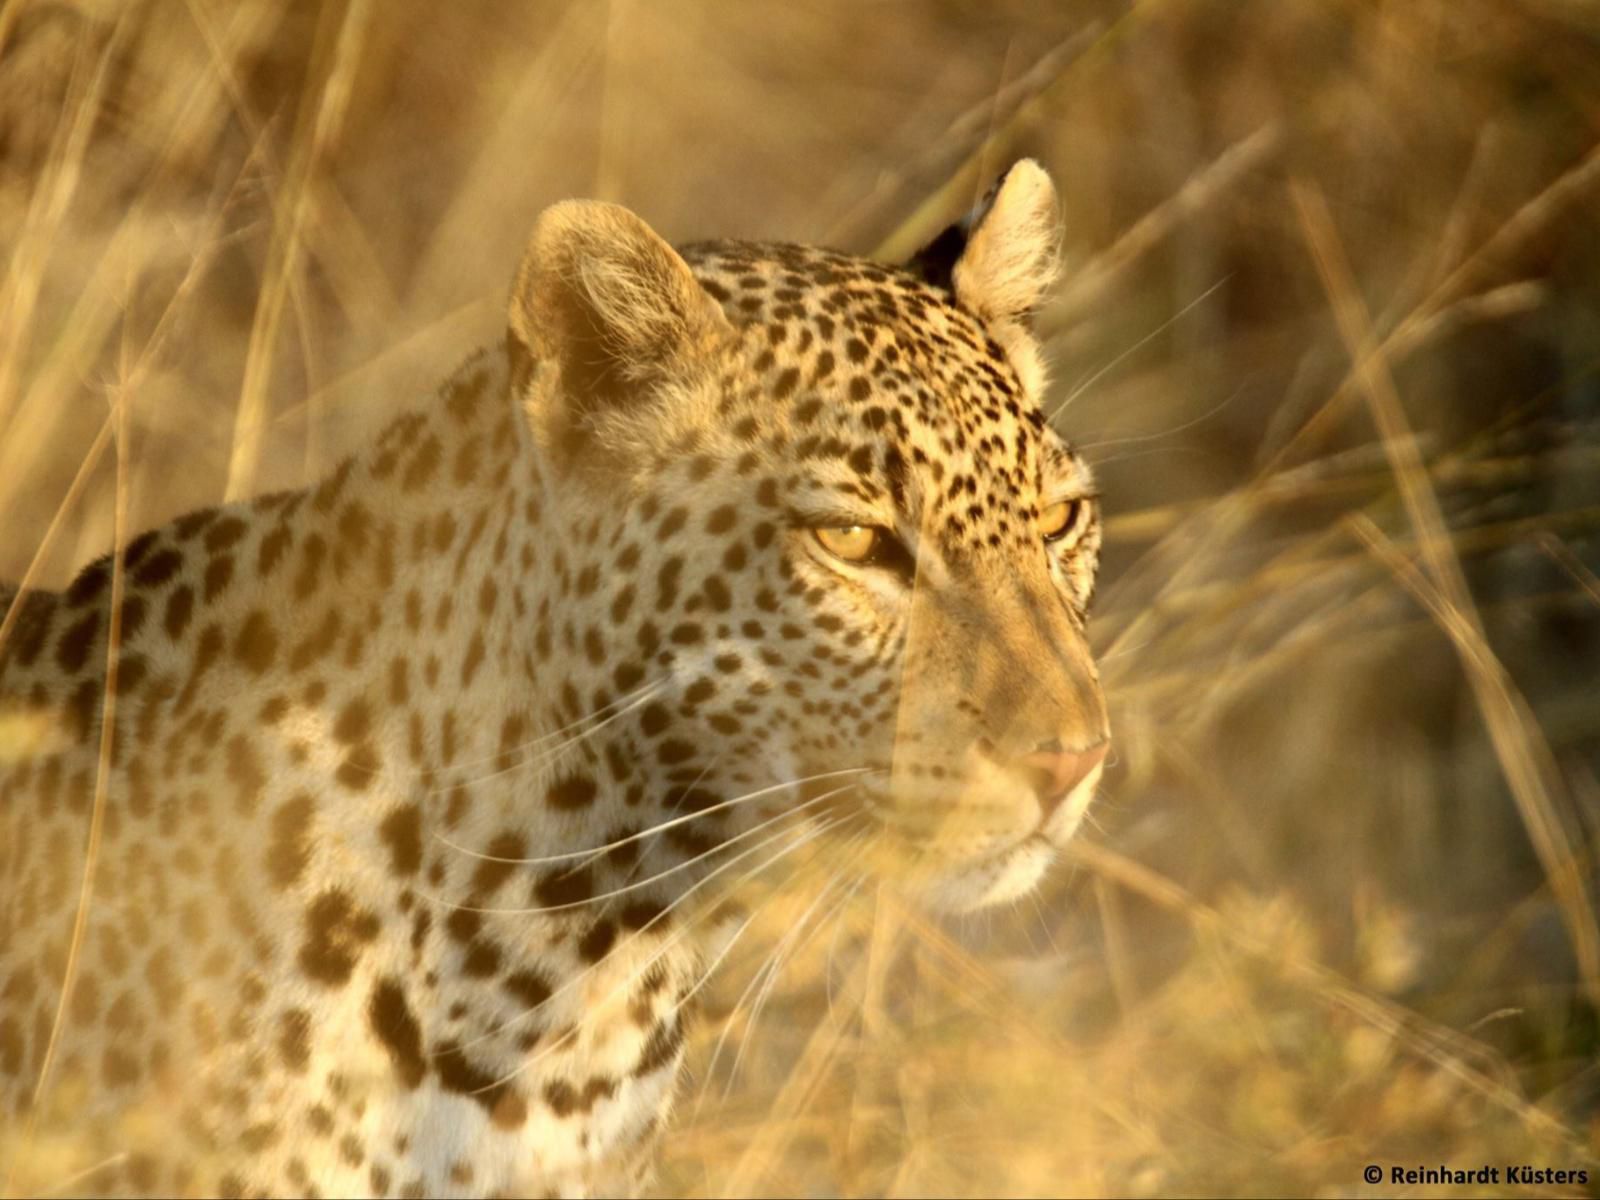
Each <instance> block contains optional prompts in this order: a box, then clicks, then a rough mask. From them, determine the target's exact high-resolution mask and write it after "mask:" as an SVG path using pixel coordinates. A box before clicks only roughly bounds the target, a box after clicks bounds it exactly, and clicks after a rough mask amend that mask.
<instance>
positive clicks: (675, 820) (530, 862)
mask: <svg viewBox="0 0 1600 1200" xmlns="http://www.w3.org/2000/svg"><path fill="white" fill-rule="evenodd" d="M879 770H881V768H877V767H849V768H846V769H845V770H842V771H824V772H821V773H820V774H817V775H806V776H802V777H801V778H799V779H790V780H785V781H784V782H782V783H774V784H770V785H769V786H767V787H764V788H759V789H757V790H756V791H753V792H746V793H745V794H744V795H742V796H735V797H734V798H733V799H731V800H723V801H721V802H719V803H717V804H712V805H709V806H707V807H706V808H703V809H700V810H699V811H698V812H692V813H687V814H685V815H683V816H681V817H671V818H668V819H667V820H665V821H661V822H659V823H657V824H655V825H651V826H650V827H649V828H647V829H641V830H640V831H639V832H638V833H631V834H629V835H628V836H627V837H623V838H618V839H617V840H616V841H614V842H608V843H607V844H605V845H604V846H596V847H594V848H592V849H587V850H570V851H567V852H566V853H564V854H546V855H540V856H537V857H533V858H506V857H503V856H500V855H495V854H485V853H483V852H482V851H481V850H472V849H469V848H468V847H466V846H463V845H461V844H460V843H458V842H453V841H451V840H450V839H449V838H447V837H445V836H444V835H442V834H435V835H434V839H435V840H436V841H438V842H439V843H440V844H442V845H444V846H447V847H449V848H450V849H451V850H454V851H455V852H456V853H458V854H463V855H465V856H466V857H468V858H473V859H477V860H479V861H480V862H494V863H505V864H506V865H508V866H524V867H537V866H546V865H549V864H552V863H561V862H570V861H572V860H574V859H581V860H583V861H582V862H580V863H579V864H578V865H579V866H585V865H587V864H588V863H589V862H592V861H593V860H594V859H596V858H599V857H601V856H603V855H606V854H609V853H611V852H612V851H613V850H617V849H620V848H621V847H623V846H627V845H629V844H631V843H633V842H638V841H642V840H644V839H645V838H647V837H654V836H656V835H658V834H662V833H665V832H666V831H667V830H669V829H675V828H677V827H678V826H680V825H687V824H688V823H689V822H690V821H697V820H699V819H700V818H702V817H706V816H710V815H711V814H712V813H716V812H723V811H725V810H727V809H730V808H733V807H735V806H737V805H740V804H745V803H747V802H749V801H751V800H758V799H760V798H761V797H763V796H770V795H772V794H773V793H774V792H781V791H784V790H785V789H788V788H797V787H804V786H805V785H806V784H808V783H816V782H818V781H820V780H824V779H838V778H841V777H843V776H846V775H863V774H871V773H873V772H874V771H879ZM830 794H833V793H830Z"/></svg>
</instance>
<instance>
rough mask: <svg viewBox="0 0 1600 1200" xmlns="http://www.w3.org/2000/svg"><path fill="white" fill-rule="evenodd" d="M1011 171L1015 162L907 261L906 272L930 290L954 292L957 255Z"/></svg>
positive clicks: (1014, 166)
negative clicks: (940, 289) (968, 207)
mask: <svg viewBox="0 0 1600 1200" xmlns="http://www.w3.org/2000/svg"><path fill="white" fill-rule="evenodd" d="M1015 168H1016V163H1012V164H1011V166H1009V167H1007V168H1006V169H1005V170H1004V171H1002V172H1001V173H1000V176H999V177H998V178H997V179H996V180H995V181H994V182H993V183H991V184H990V185H989V190H988V191H986V192H984V194H983V198H982V199H981V200H979V201H978V202H977V203H976V204H974V205H973V206H972V208H970V209H969V210H968V211H967V213H966V215H965V216H963V217H962V218H961V219H960V220H959V221H956V222H955V223H954V224H952V225H947V226H945V227H944V228H943V229H942V230H940V231H939V233H938V234H937V235H936V236H935V237H934V239H933V240H932V241H931V242H929V243H928V244H927V245H925V246H924V247H922V249H921V250H918V251H917V252H916V253H915V254H913V255H912V256H911V257H910V258H909V259H907V260H906V264H905V267H906V270H908V271H910V272H911V273H912V274H914V275H916V276H918V277H919V278H920V279H921V280H922V281H923V282H924V283H931V284H932V285H933V286H934V287H937V288H943V289H944V290H945V291H947V292H954V291H955V281H954V277H955V269H956V263H958V262H960V261H961V256H962V255H963V254H965V253H966V251H967V242H968V241H969V240H971V237H972V231H973V230H974V229H976V228H977V227H978V225H979V224H980V223H981V222H982V221H983V218H984V217H986V216H988V214H989V210H990V209H991V208H993V207H994V198H995V197H996V196H998V195H999V194H1000V188H1001V185H1003V184H1004V183H1005V181H1006V177H1007V176H1008V175H1010V174H1011V172H1012V171H1013V170H1014V169H1015Z"/></svg>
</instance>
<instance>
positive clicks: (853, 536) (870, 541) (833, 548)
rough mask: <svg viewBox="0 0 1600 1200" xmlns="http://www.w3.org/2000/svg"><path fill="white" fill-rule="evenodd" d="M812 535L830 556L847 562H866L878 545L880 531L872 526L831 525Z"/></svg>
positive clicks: (814, 530)
mask: <svg viewBox="0 0 1600 1200" xmlns="http://www.w3.org/2000/svg"><path fill="white" fill-rule="evenodd" d="M811 533H812V535H813V536H814V537H815V538H816V539H817V542H818V543H819V544H820V545H821V546H822V548H823V549H824V550H826V551H827V552H828V553H829V554H832V555H833V556H835V557H836V558H842V559H844V560H845V562H864V561H866V560H867V559H868V558H870V557H871V555H872V552H873V550H875V549H876V548H877V545H878V531H877V530H876V529H874V528H873V527H872V526H870V525H829V526H824V527H823V528H821V529H813V530H812V531H811Z"/></svg>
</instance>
